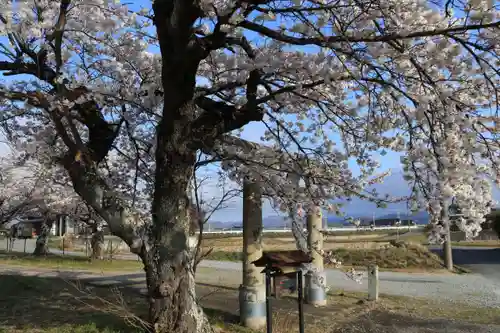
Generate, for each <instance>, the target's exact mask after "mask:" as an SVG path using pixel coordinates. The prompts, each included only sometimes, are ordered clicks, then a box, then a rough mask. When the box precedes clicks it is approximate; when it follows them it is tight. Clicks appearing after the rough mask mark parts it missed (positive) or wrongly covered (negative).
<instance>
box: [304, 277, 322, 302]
mask: <svg viewBox="0 0 500 333" xmlns="http://www.w3.org/2000/svg"><path fill="white" fill-rule="evenodd" d="M319 276H320V277H321V278H322V280H323V281H325V284H326V276H325V274H324V273H319ZM305 280H306V281H305V301H306V303H307V304H311V305H313V306H325V305H326V290H325V288H324V287H323V286H321V285H320V284H319V283H318V281H317V279H316V278H315V277H314V275H313V274H310V273H308V274H306V276H305Z"/></svg>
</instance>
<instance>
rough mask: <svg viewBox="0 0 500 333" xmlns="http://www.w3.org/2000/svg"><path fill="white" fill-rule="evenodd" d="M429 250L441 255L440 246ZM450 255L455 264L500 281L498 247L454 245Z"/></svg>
mask: <svg viewBox="0 0 500 333" xmlns="http://www.w3.org/2000/svg"><path fill="white" fill-rule="evenodd" d="M431 251H432V252H434V253H436V254H437V255H439V256H443V250H442V248H441V247H436V246H432V247H431ZM452 255H453V262H454V263H455V264H456V265H460V266H463V267H466V268H468V269H470V270H471V271H472V272H474V273H477V274H481V275H483V276H484V277H486V278H488V279H491V280H494V281H496V282H497V283H500V248H485V247H469V246H455V247H453V254H452Z"/></svg>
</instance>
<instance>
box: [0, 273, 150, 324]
mask: <svg viewBox="0 0 500 333" xmlns="http://www.w3.org/2000/svg"><path fill="white" fill-rule="evenodd" d="M0 295H2V297H1V298H0V331H1V330H2V329H4V330H6V331H8V332H11V331H14V330H22V331H26V332H29V331H30V330H33V331H37V330H45V329H53V328H60V327H63V326H68V332H72V331H75V330H77V329H78V327H79V326H86V325H90V326H93V327H96V328H97V329H98V330H99V331H106V330H107V331H109V332H114V331H116V332H124V331H126V332H135V331H137V332H140V331H143V327H141V318H144V314H145V313H144V309H146V307H145V305H146V304H145V302H142V301H141V300H140V299H139V300H138V299H137V298H136V297H135V298H130V297H129V296H128V295H126V294H123V293H121V292H120V291H119V290H118V289H107V290H105V289H104V288H102V289H99V288H88V287H85V286H82V285H78V284H73V283H71V282H67V281H64V280H61V279H58V278H40V277H33V276H20V275H0Z"/></svg>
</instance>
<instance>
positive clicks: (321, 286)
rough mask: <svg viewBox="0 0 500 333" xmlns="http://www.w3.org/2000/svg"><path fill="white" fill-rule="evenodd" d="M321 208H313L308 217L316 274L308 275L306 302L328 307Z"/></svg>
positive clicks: (309, 240)
mask: <svg viewBox="0 0 500 333" xmlns="http://www.w3.org/2000/svg"><path fill="white" fill-rule="evenodd" d="M322 221H323V219H322V215H321V208H320V207H313V208H312V209H311V210H310V211H309V213H308V215H307V247H308V248H309V249H310V251H311V256H312V258H313V261H312V265H313V267H314V268H315V270H316V271H315V272H308V273H307V274H306V283H305V287H306V288H305V289H306V290H305V292H306V302H307V303H308V304H312V305H314V306H323V305H326V290H325V287H326V275H325V272H324V264H323V234H322V233H321V230H322Z"/></svg>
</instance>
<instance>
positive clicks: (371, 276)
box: [368, 265, 379, 301]
mask: <svg viewBox="0 0 500 333" xmlns="http://www.w3.org/2000/svg"><path fill="white" fill-rule="evenodd" d="M378 286H379V284H378V266H377V265H371V266H368V300H369V301H376V300H378Z"/></svg>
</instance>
